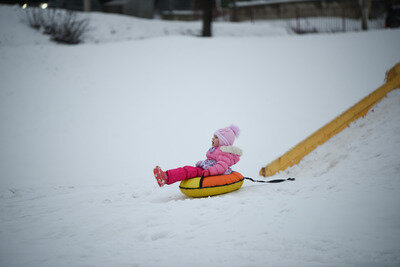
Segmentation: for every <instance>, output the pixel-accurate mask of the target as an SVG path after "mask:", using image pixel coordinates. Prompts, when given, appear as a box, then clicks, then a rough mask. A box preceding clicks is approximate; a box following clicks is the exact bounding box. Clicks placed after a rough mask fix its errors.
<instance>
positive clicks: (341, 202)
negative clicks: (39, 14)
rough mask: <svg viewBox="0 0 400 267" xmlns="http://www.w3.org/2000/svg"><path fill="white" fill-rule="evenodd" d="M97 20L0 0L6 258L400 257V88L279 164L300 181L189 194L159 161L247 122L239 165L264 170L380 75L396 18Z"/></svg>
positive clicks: (386, 261) (326, 260) (217, 260)
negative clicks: (329, 21) (349, 27)
mask: <svg viewBox="0 0 400 267" xmlns="http://www.w3.org/2000/svg"><path fill="white" fill-rule="evenodd" d="M89 16H90V17H91V27H92V29H93V30H92V31H91V32H90V33H89V34H88V35H87V36H86V37H85V44H83V45H78V46H66V45H57V44H54V43H51V42H50V41H49V40H48V38H47V37H46V36H42V35H41V34H40V33H39V32H35V31H33V30H31V29H30V28H28V27H27V26H26V25H25V24H24V22H23V21H21V20H22V18H23V17H22V16H21V13H20V10H19V9H18V8H16V7H11V6H0V69H1V72H0V81H1V82H0V122H1V131H0V266H160V265H163V266H183V265H188V264H190V265H193V266H204V265H210V266H243V265H246V266H249V265H250V266H265V265H270V266H275V265H280V266H282V265H285V266H293V265H296V266H315V265H333V266H338V265H340V266H343V265H358V266H364V265H369V266H383V265H388V266H396V265H399V264H400V245H399V244H400V242H399V240H400V218H399V213H398V205H399V202H400V201H399V200H400V199H399V198H400V196H399V189H400V175H399V173H400V160H399V158H400V157H399V152H398V151H400V135H399V134H398V133H399V132H400V131H399V130H400V128H399V127H400V105H399V104H400V90H395V91H393V92H391V93H390V94H389V95H388V96H387V97H386V98H384V99H383V100H382V101H381V102H380V103H378V104H377V105H376V106H375V107H374V110H373V111H370V112H369V113H368V115H367V116H366V117H365V118H364V119H360V120H358V121H356V122H354V123H352V124H351V125H350V127H349V128H347V129H345V130H344V131H343V132H341V133H340V134H339V135H337V136H335V137H334V138H332V139H331V140H330V141H328V142H327V143H326V144H325V145H323V146H320V147H318V148H317V149H316V150H315V151H313V152H312V153H311V154H309V155H308V156H307V157H306V158H304V159H303V161H301V162H300V164H299V165H297V166H294V167H292V168H291V169H289V170H287V171H285V172H282V173H280V174H277V175H276V176H275V177H272V179H273V178H279V177H296V181H294V182H284V183H281V184H254V183H251V182H248V181H246V182H245V184H244V185H243V187H242V188H241V189H240V190H239V191H235V192H233V193H230V194H225V195H221V196H216V197H212V198H203V199H191V198H188V197H186V196H184V195H182V194H181V192H180V191H179V188H178V185H177V184H174V185H171V186H167V187H163V188H161V189H160V188H158V186H157V183H156V181H155V179H154V177H153V175H152V168H153V167H154V166H155V165H156V164H159V165H160V166H161V167H162V168H164V169H169V168H175V167H179V166H182V165H190V164H194V163H195V162H196V161H198V160H200V159H203V158H204V155H205V152H206V151H207V149H208V148H209V146H210V143H211V137H212V135H213V132H214V131H215V130H216V129H218V128H222V127H225V126H228V125H230V124H231V123H235V124H237V125H238V126H239V127H240V128H241V136H240V137H239V138H238V139H237V141H236V143H235V145H237V146H239V147H240V148H242V149H243V151H244V155H243V156H242V159H241V161H240V162H239V163H238V164H237V165H235V166H234V168H233V169H234V170H237V171H239V172H241V173H242V174H244V175H245V176H248V177H253V178H257V179H261V178H260V177H258V171H259V170H260V168H261V167H263V166H265V165H266V164H267V163H268V162H270V161H272V160H274V159H275V158H276V157H278V156H280V155H281V154H282V153H284V152H285V151H287V150H288V149H289V148H290V147H291V146H293V145H295V144H297V143H298V142H299V141H301V140H303V139H304V138H305V137H307V136H308V135H309V134H311V133H312V132H314V131H315V130H317V129H318V128H319V127H321V126H323V125H324V124H325V123H327V122H328V121H330V120H331V119H333V118H334V117H336V116H337V115H338V114H340V113H341V112H343V111H344V110H346V109H347V108H348V107H350V106H351V105H353V104H354V103H356V102H357V101H359V100H360V99H362V98H363V97H364V96H366V95H367V94H369V93H370V92H372V91H373V90H375V89H376V88H378V87H379V86H380V85H381V84H382V83H383V78H384V73H385V71H386V70H388V69H389V68H390V67H392V66H393V65H394V64H395V63H397V62H399V59H400V55H399V53H398V43H399V41H400V34H399V33H400V31H399V30H382V31H369V32H356V33H346V34H320V35H307V36H295V35H291V34H288V33H287V32H286V31H285V30H284V29H283V28H280V27H276V25H274V24H268V23H264V24H259V25H257V24H254V25H253V24H250V23H238V24H230V23H215V33H216V37H215V38H207V39H202V38H197V37H195V36H194V35H193V34H187V29H190V30H191V31H192V32H196V31H199V27H200V24H199V23H188V22H174V23H171V22H163V21H150V20H140V19H135V18H130V17H126V16H119V15H105V14H99V13H92V14H90V15H89ZM118 25H120V27H119V28H117V26H118ZM127 25H131V28H130V29H128V28H127ZM263 27H264V31H262V29H263ZM110 29H116V31H115V32H114V33H112V32H111V31H110ZM122 29H126V30H122ZM166 29H167V31H168V33H172V34H166V33H165V32H166ZM259 33H260V34H259ZM129 39H131V40H129ZM205 78H207V79H206V80H205Z"/></svg>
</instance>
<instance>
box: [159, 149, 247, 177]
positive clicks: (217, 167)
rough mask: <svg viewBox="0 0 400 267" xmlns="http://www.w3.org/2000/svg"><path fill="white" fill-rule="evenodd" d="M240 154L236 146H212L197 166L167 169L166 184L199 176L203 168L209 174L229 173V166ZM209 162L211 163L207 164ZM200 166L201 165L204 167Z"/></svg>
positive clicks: (233, 163) (238, 158) (234, 162)
mask: <svg viewBox="0 0 400 267" xmlns="http://www.w3.org/2000/svg"><path fill="white" fill-rule="evenodd" d="M241 155H242V151H241V150H240V148H238V147H234V146H219V147H216V148H214V147H212V148H210V149H209V150H208V151H207V154H206V156H207V160H205V161H200V162H198V163H197V164H196V166H197V167H192V166H185V167H183V168H177V169H172V170H168V171H167V175H168V182H167V184H173V183H176V182H178V181H182V180H185V179H189V178H194V177H201V175H202V174H203V171H204V170H205V169H208V170H209V171H210V175H211V176H214V175H221V174H226V172H228V173H230V172H231V170H230V168H229V167H231V166H233V165H235V164H236V163H237V162H238V161H239V160H240V156H241ZM210 162H211V163H212V164H209V163H210ZM200 166H203V168H204V169H203V168H201V167H200ZM229 170H230V171H229Z"/></svg>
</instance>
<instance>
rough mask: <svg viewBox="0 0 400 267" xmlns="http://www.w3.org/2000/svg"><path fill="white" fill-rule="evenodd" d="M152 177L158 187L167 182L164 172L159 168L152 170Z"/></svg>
mask: <svg viewBox="0 0 400 267" xmlns="http://www.w3.org/2000/svg"><path fill="white" fill-rule="evenodd" d="M153 172H154V177H156V180H157V183H158V185H159V186H160V187H162V186H164V185H165V184H166V183H167V181H168V176H167V173H166V172H163V171H162V170H161V168H160V167H159V166H156V167H155V168H154V170H153Z"/></svg>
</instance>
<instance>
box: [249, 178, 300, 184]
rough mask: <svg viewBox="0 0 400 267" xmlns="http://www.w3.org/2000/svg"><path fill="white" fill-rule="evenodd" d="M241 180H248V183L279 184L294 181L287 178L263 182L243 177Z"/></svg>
mask: <svg viewBox="0 0 400 267" xmlns="http://www.w3.org/2000/svg"><path fill="white" fill-rule="evenodd" d="M243 178H244V179H247V180H250V181H252V182H254V183H281V182H284V181H294V180H296V179H294V178H287V179H275V180H269V181H265V180H254V179H252V178H250V177H243Z"/></svg>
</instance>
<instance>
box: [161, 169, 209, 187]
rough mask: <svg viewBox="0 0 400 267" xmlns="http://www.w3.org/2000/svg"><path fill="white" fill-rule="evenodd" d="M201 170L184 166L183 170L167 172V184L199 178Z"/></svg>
mask: <svg viewBox="0 0 400 267" xmlns="http://www.w3.org/2000/svg"><path fill="white" fill-rule="evenodd" d="M202 173H203V169H202V168H200V167H192V166H185V167H183V168H177V169H172V170H168V171H167V175H168V182H167V184H173V183H176V182H179V181H182V180H185V179H190V178H194V177H201V175H202Z"/></svg>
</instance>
